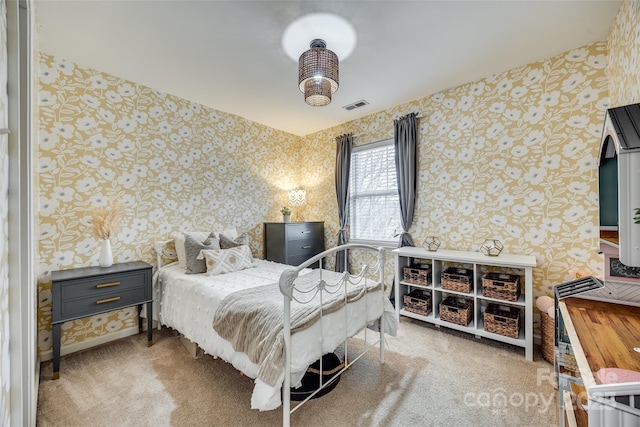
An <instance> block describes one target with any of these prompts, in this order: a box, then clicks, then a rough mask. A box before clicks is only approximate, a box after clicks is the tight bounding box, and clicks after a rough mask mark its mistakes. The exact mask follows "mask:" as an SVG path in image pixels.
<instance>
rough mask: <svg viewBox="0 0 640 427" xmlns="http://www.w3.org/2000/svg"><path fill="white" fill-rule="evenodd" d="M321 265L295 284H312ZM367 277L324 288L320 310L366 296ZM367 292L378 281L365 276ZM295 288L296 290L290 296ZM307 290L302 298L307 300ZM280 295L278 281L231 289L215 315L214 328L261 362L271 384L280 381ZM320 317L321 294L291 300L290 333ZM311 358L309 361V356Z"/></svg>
mask: <svg viewBox="0 0 640 427" xmlns="http://www.w3.org/2000/svg"><path fill="white" fill-rule="evenodd" d="M319 274H320V272H319V270H314V271H312V272H311V273H309V274H305V275H303V276H300V277H299V278H298V279H296V282H295V283H296V289H302V290H307V289H312V288H314V287H316V286H317V285H318V282H319V280H320V275H319ZM322 277H323V280H324V281H325V282H327V283H329V284H330V285H333V284H334V283H336V282H337V281H338V280H340V278H341V277H343V274H339V273H335V272H331V271H327V270H323V272H322ZM364 282H365V280H364V279H363V280H361V282H360V284H358V285H354V284H352V283H348V287H347V289H348V292H347V297H346V301H345V293H344V290H343V289H342V290H341V291H339V292H336V295H331V294H329V293H327V292H323V293H322V302H323V308H322V314H323V315H327V314H329V313H332V312H334V311H336V310H338V309H340V308H341V307H343V306H344V305H345V303H346V302H353V301H357V300H358V299H360V298H361V297H362V296H364V295H365V292H361V291H362V290H363V286H364ZM366 282H367V286H368V291H375V290H378V289H380V284H379V283H374V282H372V281H370V280H369V281H366ZM295 294H296V293H295V292H294V295H295ZM312 294H313V293H311V294H305V295H304V296H303V297H301V298H300V299H302V300H307V299H309V298H310V295H312ZM283 304H284V296H283V295H282V294H281V293H280V289H279V287H278V284H277V283H274V284H271V285H265V286H259V287H256V288H251V289H246V290H243V291H238V292H234V293H232V294H230V295H228V296H227V297H226V298H225V299H223V300H222V302H221V303H220V305H219V307H218V309H217V310H216V313H215V316H214V318H213V328H214V329H215V331H216V332H217V333H218V335H220V336H221V337H222V338H224V339H225V340H227V341H229V342H230V343H231V344H232V346H233V348H234V349H235V350H236V351H241V352H243V353H246V354H247V355H248V356H249V360H251V362H253V363H255V364H257V365H258V366H259V369H258V378H259V379H260V380H262V381H263V382H264V383H266V384H268V385H270V386H272V387H275V386H277V385H278V381H279V380H281V375H282V372H283V365H284V336H283V330H284V305H283ZM318 319H320V293H319V292H318V294H317V295H316V296H315V298H313V300H311V301H310V302H309V303H306V304H300V303H298V302H296V301H295V300H294V301H291V334H292V335H293V333H294V332H297V331H300V330H303V329H305V328H307V327H309V326H311V325H312V324H313V323H314V322H315V321H317V320H318ZM312 362H313V361H312Z"/></svg>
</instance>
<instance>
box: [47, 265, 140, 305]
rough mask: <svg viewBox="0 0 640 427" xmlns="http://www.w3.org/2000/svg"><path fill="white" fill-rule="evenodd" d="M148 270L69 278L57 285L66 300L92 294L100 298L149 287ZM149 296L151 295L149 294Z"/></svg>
mask: <svg viewBox="0 0 640 427" xmlns="http://www.w3.org/2000/svg"><path fill="white" fill-rule="evenodd" d="M147 274H148V273H147V272H146V271H131V272H126V273H118V274H107V275H103V276H96V277H88V278H83V279H73V280H67V281H63V282H60V283H57V284H56V285H58V286H60V299H61V300H62V301H66V300H68V299H75V298H79V297H85V296H88V295H91V298H93V297H94V296H95V297H96V298H98V299H100V298H103V297H105V296H108V295H111V294H114V295H116V294H118V293H122V292H125V291H127V290H128V289H131V288H146V287H147ZM149 298H151V296H150V295H149Z"/></svg>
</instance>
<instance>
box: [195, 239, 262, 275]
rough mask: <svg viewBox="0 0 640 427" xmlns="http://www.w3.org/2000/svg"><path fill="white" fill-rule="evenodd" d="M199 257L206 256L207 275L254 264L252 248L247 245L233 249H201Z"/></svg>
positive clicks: (228, 271)
mask: <svg viewBox="0 0 640 427" xmlns="http://www.w3.org/2000/svg"><path fill="white" fill-rule="evenodd" d="M198 258H204V260H205V262H206V266H207V276H214V275H216V274H223V273H231V272H233V271H240V270H244V269H245V268H250V267H251V265H252V264H253V257H252V256H251V249H249V246H247V245H242V246H236V247H235V248H231V249H217V250H216V249H213V250H211V249H205V250H202V251H200V255H198Z"/></svg>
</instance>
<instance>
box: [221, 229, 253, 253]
mask: <svg viewBox="0 0 640 427" xmlns="http://www.w3.org/2000/svg"><path fill="white" fill-rule="evenodd" d="M248 244H249V236H247V233H242V234H239V235H238V237H236V239H235V240H232V239H230V238H229V237H227V236H225V235H224V234H222V233H220V249H231V248H235V247H236V246H242V245H248Z"/></svg>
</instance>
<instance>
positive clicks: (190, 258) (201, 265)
mask: <svg viewBox="0 0 640 427" xmlns="http://www.w3.org/2000/svg"><path fill="white" fill-rule="evenodd" d="M203 249H220V241H219V240H218V238H217V237H216V236H215V234H213V233H211V234H209V236H208V237H207V239H206V240H205V241H204V242H202V243H201V242H198V241H197V240H196V239H194V238H193V237H191V236H190V235H188V234H185V236H184V252H185V255H186V261H187V269H186V270H185V273H186V274H199V273H206V272H207V263H206V261H205V260H204V259H198V255H200V251H201V250H203Z"/></svg>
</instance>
